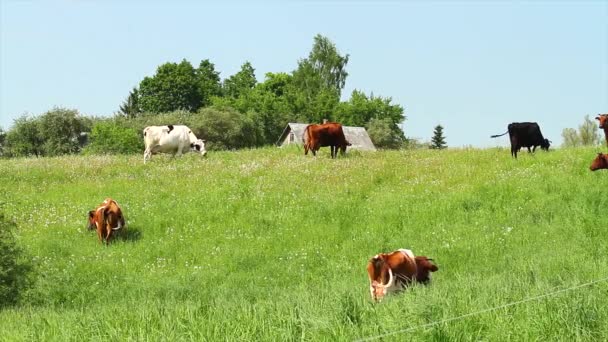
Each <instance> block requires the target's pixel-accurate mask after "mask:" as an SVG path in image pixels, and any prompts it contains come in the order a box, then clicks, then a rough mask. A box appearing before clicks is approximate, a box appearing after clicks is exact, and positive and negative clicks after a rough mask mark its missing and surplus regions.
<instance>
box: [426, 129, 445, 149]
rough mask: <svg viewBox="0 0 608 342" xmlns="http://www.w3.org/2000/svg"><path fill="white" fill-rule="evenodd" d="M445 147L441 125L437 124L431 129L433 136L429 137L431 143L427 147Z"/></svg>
mask: <svg viewBox="0 0 608 342" xmlns="http://www.w3.org/2000/svg"><path fill="white" fill-rule="evenodd" d="M446 147H447V145H446V143H445V137H444V136H443V126H441V125H437V126H435V130H434V131H433V138H432V139H431V145H430V146H429V148H432V149H444V148H446Z"/></svg>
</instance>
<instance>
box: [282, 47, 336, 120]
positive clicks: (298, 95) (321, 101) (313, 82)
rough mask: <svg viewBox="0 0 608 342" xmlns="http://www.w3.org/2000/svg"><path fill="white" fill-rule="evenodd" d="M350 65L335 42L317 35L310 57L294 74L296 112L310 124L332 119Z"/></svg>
mask: <svg viewBox="0 0 608 342" xmlns="http://www.w3.org/2000/svg"><path fill="white" fill-rule="evenodd" d="M347 64H348V55H345V56H342V55H340V54H339V53H338V50H337V49H336V46H335V45H334V43H332V42H331V41H330V40H329V39H328V38H326V37H323V36H321V35H316V36H315V38H314V43H313V47H312V50H311V52H310V53H309V55H308V58H304V59H301V60H300V61H298V68H297V69H296V70H294V71H293V92H292V93H291V95H290V104H291V106H292V108H293V110H294V113H295V114H299V115H301V116H302V117H304V118H305V119H306V121H309V122H321V121H322V120H323V119H328V120H333V113H334V110H335V108H336V106H337V105H338V103H339V102H340V94H341V92H342V89H343V88H344V84H345V82H346V77H347V76H348V73H347V72H346V65H347Z"/></svg>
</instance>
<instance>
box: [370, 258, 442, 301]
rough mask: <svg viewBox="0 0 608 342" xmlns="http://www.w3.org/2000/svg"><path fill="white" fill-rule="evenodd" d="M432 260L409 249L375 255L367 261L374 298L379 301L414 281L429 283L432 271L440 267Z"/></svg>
mask: <svg viewBox="0 0 608 342" xmlns="http://www.w3.org/2000/svg"><path fill="white" fill-rule="evenodd" d="M431 261H433V259H429V258H427V257H425V256H414V253H412V251H411V250H409V249H398V250H396V251H394V252H391V253H381V254H377V255H375V256H374V257H373V258H371V259H370V260H369V262H368V263H367V275H368V277H369V291H370V293H371V295H372V300H374V301H379V300H381V299H382V298H383V297H384V296H385V295H386V294H388V293H389V292H396V291H400V290H402V289H405V288H406V287H407V286H409V285H410V284H412V283H414V282H416V283H421V284H424V285H427V284H429V282H430V281H431V272H436V271H437V270H438V269H439V268H438V267H437V265H435V264H434V263H432V262H431Z"/></svg>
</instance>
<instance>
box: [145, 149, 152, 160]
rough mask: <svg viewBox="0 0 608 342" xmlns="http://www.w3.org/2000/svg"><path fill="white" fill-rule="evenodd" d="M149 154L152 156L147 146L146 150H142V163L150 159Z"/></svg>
mask: <svg viewBox="0 0 608 342" xmlns="http://www.w3.org/2000/svg"><path fill="white" fill-rule="evenodd" d="M151 156H152V149H151V148H150V147H147V148H146V150H145V151H144V164H145V163H146V161H147V160H149V159H150V157H151Z"/></svg>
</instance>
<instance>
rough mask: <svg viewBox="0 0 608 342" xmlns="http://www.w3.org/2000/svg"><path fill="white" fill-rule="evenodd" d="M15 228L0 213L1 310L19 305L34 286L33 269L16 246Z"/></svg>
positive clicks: (12, 223)
mask: <svg viewBox="0 0 608 342" xmlns="http://www.w3.org/2000/svg"><path fill="white" fill-rule="evenodd" d="M14 228H15V223H14V222H12V221H9V220H8V219H6V218H5V217H4V214H3V213H2V212H0V308H3V307H6V306H9V305H14V304H17V303H18V302H19V299H20V298H21V295H22V294H23V292H24V291H25V290H27V289H28V288H29V287H30V286H31V285H32V278H31V276H30V275H31V271H32V267H31V265H30V264H29V263H28V262H27V261H26V260H25V258H24V255H23V252H22V250H21V249H20V248H19V247H18V246H17V244H16V241H15V237H14V235H13V230H14Z"/></svg>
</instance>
